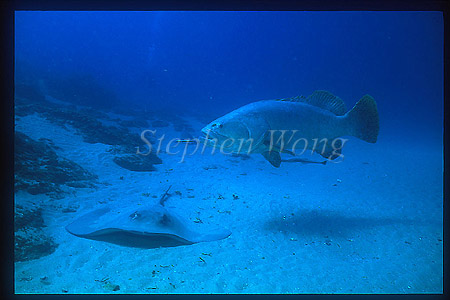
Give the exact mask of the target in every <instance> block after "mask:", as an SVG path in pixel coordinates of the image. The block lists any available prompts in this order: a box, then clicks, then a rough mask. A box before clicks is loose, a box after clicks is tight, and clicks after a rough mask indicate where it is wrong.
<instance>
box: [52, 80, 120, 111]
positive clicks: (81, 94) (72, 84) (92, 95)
mask: <svg viewBox="0 0 450 300" xmlns="http://www.w3.org/2000/svg"><path fill="white" fill-rule="evenodd" d="M46 87H47V93H48V94H49V95H50V96H52V97H54V98H56V99H64V101H67V102H71V103H73V104H76V105H84V106H89V107H93V108H102V109H107V110H109V109H110V108H111V107H112V106H116V105H118V104H119V103H120V101H119V98H118V97H117V96H116V94H115V93H114V92H112V91H111V90H109V89H107V88H105V87H104V86H103V85H102V84H100V82H99V81H98V80H97V79H96V78H94V77H93V76H91V75H89V74H81V73H80V74H72V75H70V76H65V77H61V76H53V77H51V78H47V80H46Z"/></svg>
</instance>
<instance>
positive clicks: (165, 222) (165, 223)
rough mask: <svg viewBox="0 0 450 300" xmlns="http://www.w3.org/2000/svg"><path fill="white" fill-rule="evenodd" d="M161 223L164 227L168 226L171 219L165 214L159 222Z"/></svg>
mask: <svg viewBox="0 0 450 300" xmlns="http://www.w3.org/2000/svg"><path fill="white" fill-rule="evenodd" d="M159 222H160V223H161V224H163V225H167V224H169V223H170V219H169V217H168V216H167V215H166V214H164V215H163V216H162V217H161V220H159Z"/></svg>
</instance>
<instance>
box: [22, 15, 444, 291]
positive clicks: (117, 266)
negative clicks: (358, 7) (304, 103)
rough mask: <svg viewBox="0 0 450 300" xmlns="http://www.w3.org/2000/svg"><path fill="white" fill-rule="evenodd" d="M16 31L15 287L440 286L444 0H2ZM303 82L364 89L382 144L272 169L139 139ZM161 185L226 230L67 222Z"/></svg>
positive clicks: (352, 99) (289, 91)
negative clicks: (222, 4) (123, 236)
mask: <svg viewBox="0 0 450 300" xmlns="http://www.w3.org/2000/svg"><path fill="white" fill-rule="evenodd" d="M14 45H15V99H14V101H15V102H14V103H15V218H14V219H15V227H14V230H15V292H16V293H128V294H129V293H442V291H443V241H442V239H443V16H442V13H439V12H288V11H286V12H225V11H224V12H221V11H215V12H206V11H205V12H187V11H186V12H184V11H183V12H181V11H171V12H166V11H158V12H100V11H90V12H76V11H73V12H62V11H48V12H45V11H41V12H38V11H16V13H15V44H14ZM316 90H326V91H329V92H331V93H333V94H334V95H336V96H338V97H340V98H341V99H343V100H344V102H345V104H346V105H347V108H351V107H353V105H354V104H355V103H356V102H357V101H358V100H359V99H360V98H361V97H363V96H364V95H366V94H369V95H371V96H372V97H373V98H374V99H375V101H376V102H377V106H378V112H379V118H380V132H379V136H378V141H377V143H375V144H369V143H365V142H364V141H361V140H358V139H356V138H353V137H349V141H348V142H347V144H346V145H345V147H344V149H343V154H344V156H345V159H344V160H343V161H342V162H340V163H336V164H333V163H331V162H329V163H327V164H325V165H322V164H314V163H286V164H282V165H281V167H280V168H274V167H273V166H271V165H270V164H269V163H268V162H267V161H265V160H264V158H263V157H262V156H260V155H257V154H252V155H250V156H247V155H223V154H220V153H215V154H211V152H210V151H206V152H205V153H195V154H192V155H187V156H186V157H185V159H184V160H183V162H180V159H181V153H179V154H175V155H171V154H170V153H168V152H169V151H162V152H161V153H154V152H152V153H151V154H150V155H148V156H142V155H138V154H136V150H137V147H138V150H139V151H142V152H144V151H146V150H145V149H146V143H144V141H143V140H142V139H141V133H142V132H143V131H144V130H156V134H155V136H153V137H152V138H149V139H150V142H151V143H152V144H153V145H157V144H158V138H159V137H161V136H162V135H164V136H165V138H164V140H163V141H162V144H163V145H166V144H167V142H168V141H169V140H170V139H172V138H180V139H189V138H194V137H197V136H200V134H201V133H200V130H201V129H202V128H203V127H204V126H205V125H206V124H208V123H209V122H211V121H213V120H214V119H216V118H218V117H220V116H223V115H224V114H226V113H228V112H230V111H232V110H234V109H236V108H239V107H241V106H243V105H245V104H248V103H251V102H254V101H258V100H266V99H279V98H286V97H293V96H298V95H304V96H308V95H311V94H312V93H313V92H314V91H316ZM148 136H149V137H150V136H151V134H149V135H148ZM183 147H184V145H183V146H182V147H181V146H180V147H179V148H178V150H180V151H181V152H183V149H184V148H183ZM163 148H164V147H163ZM165 149H166V150H167V149H168V148H165ZM186 149H187V148H186ZM287 157H289V156H287ZM306 157H308V158H311V159H313V160H314V161H321V157H320V156H314V155H306ZM166 191H167V194H165V192H166ZM166 196H169V197H168V198H167V199H166V200H164V201H165V203H166V204H165V208H166V209H167V210H168V211H169V214H172V213H174V214H175V215H177V216H179V218H180V220H181V224H182V225H181V226H182V227H183V226H187V227H189V226H193V228H196V229H195V230H194V233H195V232H219V231H220V230H229V232H231V235H230V236H228V237H226V238H222V239H220V240H214V241H201V242H198V243H193V244H189V245H179V246H177V247H165V246H161V247H155V248H142V247H141V248H136V247H130V246H127V245H125V246H124V245H116V244H113V243H109V242H105V241H98V240H93V239H84V238H80V237H77V236H74V235H72V234H70V233H69V232H68V231H67V230H66V229H65V227H66V226H67V225H69V224H72V222H74V221H76V220H77V219H79V218H80V217H82V216H84V215H86V214H88V213H90V212H92V211H95V210H96V209H99V208H105V207H108V209H109V208H113V209H112V213H111V214H116V215H117V214H120V212H122V211H123V212H125V211H128V210H129V211H134V209H135V208H136V209H137V208H139V207H143V206H148V205H149V206H150V207H152V206H151V205H154V204H158V202H160V201H162V200H160V199H163V198H164V197H166ZM136 211H137V210H136ZM96 217H97V216H94V217H92V218H93V219H95V218H96ZM99 220H100V219H99ZM89 221H91V220H89ZM94 221H95V220H94ZM99 222H100V221H99ZM74 224H75V223H74ZM195 226H197V227H195ZM216 228H219V229H216ZM196 230H198V231H196ZM180 232H181V231H177V232H176V235H177V238H178V237H180V236H181V237H183V238H187V239H189V238H193V235H183V234H182V233H180Z"/></svg>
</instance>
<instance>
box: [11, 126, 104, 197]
mask: <svg viewBox="0 0 450 300" xmlns="http://www.w3.org/2000/svg"><path fill="white" fill-rule="evenodd" d="M14 177H15V183H14V189H15V191H18V190H25V191H27V192H29V193H30V194H33V195H36V194H47V195H49V196H50V197H53V198H61V197H63V196H64V195H63V194H64V193H63V191H62V190H61V185H68V186H71V185H72V186H73V185H74V184H75V185H76V186H78V187H94V186H95V184H94V182H95V181H96V179H97V175H94V174H92V173H90V172H89V171H87V170H85V169H84V168H83V167H81V166H80V165H78V164H76V163H74V162H73V161H70V160H68V159H65V158H63V157H60V156H58V155H57V153H56V152H55V147H54V145H53V144H52V143H51V141H48V140H46V139H41V140H40V141H35V140H33V139H31V138H30V137H28V136H27V135H25V134H24V133H21V132H18V131H16V132H15V138H14Z"/></svg>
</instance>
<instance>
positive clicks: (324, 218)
mask: <svg viewBox="0 0 450 300" xmlns="http://www.w3.org/2000/svg"><path fill="white" fill-rule="evenodd" d="M397 225H398V226H413V225H416V226H417V225H420V226H422V225H430V223H429V222H424V221H423V220H420V221H418V220H413V219H408V218H406V217H398V218H383V217H380V218H376V217H358V216H351V215H344V214H341V213H339V212H335V211H331V210H310V211H306V210H305V211H301V210H300V211H296V212H294V214H293V215H286V216H285V217H284V218H283V216H280V217H274V218H271V219H269V220H268V221H267V222H266V223H265V225H264V228H265V229H266V230H268V231H278V232H284V233H296V234H299V235H303V236H324V235H330V236H331V235H332V236H334V237H340V236H342V237H345V236H347V235H351V234H355V233H357V232H359V231H360V230H364V229H371V228H374V227H382V226H391V227H395V226H397Z"/></svg>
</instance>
